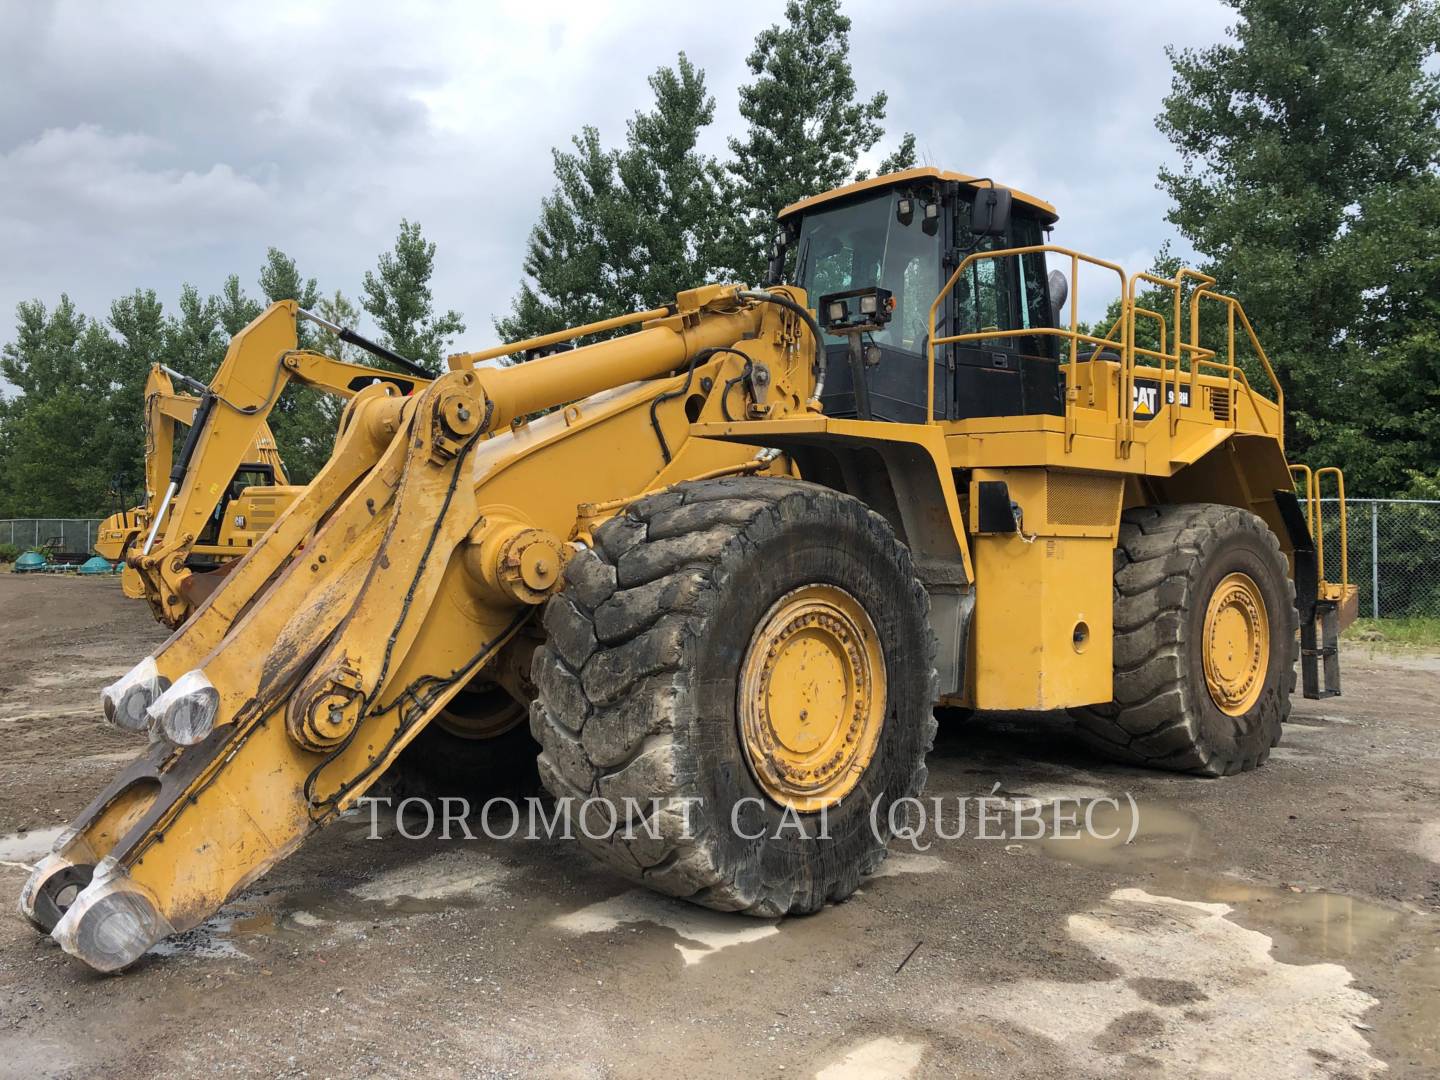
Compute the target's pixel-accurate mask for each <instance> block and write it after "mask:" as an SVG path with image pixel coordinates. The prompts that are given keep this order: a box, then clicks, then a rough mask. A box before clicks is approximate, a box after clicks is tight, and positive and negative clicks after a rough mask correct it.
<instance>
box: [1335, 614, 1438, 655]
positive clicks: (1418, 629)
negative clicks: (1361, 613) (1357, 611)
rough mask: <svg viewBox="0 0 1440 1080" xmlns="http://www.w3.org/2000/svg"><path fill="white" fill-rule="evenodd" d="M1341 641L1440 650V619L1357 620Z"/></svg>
mask: <svg viewBox="0 0 1440 1080" xmlns="http://www.w3.org/2000/svg"><path fill="white" fill-rule="evenodd" d="M1341 640H1342V641H1363V642H1366V643H1368V644H1375V645H1400V646H1406V647H1409V648H1425V649H1437V648H1440V619H1429V618H1411V619H1356V620H1355V622H1354V623H1352V624H1351V625H1350V626H1349V627H1347V628H1346V630H1345V633H1344V634H1342V635H1341Z"/></svg>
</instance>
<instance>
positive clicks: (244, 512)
mask: <svg viewBox="0 0 1440 1080" xmlns="http://www.w3.org/2000/svg"><path fill="white" fill-rule="evenodd" d="M306 317H307V318H309V319H311V320H312V321H314V322H317V323H319V324H321V325H323V326H324V327H325V328H326V329H328V330H330V331H331V332H332V333H333V334H335V335H336V336H337V337H339V339H340V340H342V341H345V342H347V343H349V344H354V345H357V346H358V347H360V348H362V349H364V350H366V351H368V352H371V353H373V354H374V355H376V356H377V357H380V358H381V359H384V360H387V361H389V362H390V363H391V364H392V365H394V366H395V367H397V368H400V369H401V371H400V372H398V373H397V372H395V371H391V370H385V369H379V368H374V367H367V366H364V365H361V364H352V363H348V362H346V361H342V360H335V359H331V358H330V357H327V356H323V355H320V354H318V353H314V352H310V351H307V350H292V351H290V352H287V353H285V354H284V355H278V354H277V355H271V356H266V355H261V354H258V353H255V354H250V355H245V356H241V355H239V354H237V353H235V352H234V351H233V350H232V351H231V352H229V353H227V355H226V358H225V360H224V361H223V362H222V363H221V365H220V368H219V370H218V371H217V372H216V373H215V377H214V379H212V380H211V382H210V384H209V385H208V386H207V385H206V384H204V383H202V382H199V381H198V380H196V379H192V378H190V377H189V376H188V375H184V374H182V373H181V372H178V371H175V370H174V369H172V368H169V367H167V366H165V365H164V364H152V365H151V367H150V373H149V375H148V376H147V378H146V383H145V398H144V400H145V502H144V503H143V504H142V505H140V506H137V507H134V508H132V509H129V510H124V511H121V512H119V513H116V514H112V515H111V516H110V517H108V518H106V519H105V520H104V521H103V522H101V524H100V527H99V529H98V530H97V532H96V540H95V550H96V552H97V553H98V554H100V555H102V556H104V557H105V558H107V559H109V560H110V561H111V562H123V563H124V564H125V565H124V569H123V570H122V572H121V584H122V586H123V587H124V590H125V594H126V595H127V596H130V597H134V598H136V599H142V598H143V599H145V600H147V601H148V602H149V604H150V607H151V610H152V611H153V612H154V613H155V617H156V618H157V619H158V620H159V621H160V622H162V623H164V624H165V625H167V626H171V627H175V626H179V625H180V624H181V623H182V622H184V621H185V619H187V618H188V617H189V615H190V613H191V612H192V611H193V610H194V609H195V606H196V605H197V604H198V603H199V602H200V600H202V599H203V598H204V597H205V596H207V595H209V592H210V591H211V590H212V589H213V588H214V587H215V584H216V583H218V581H219V580H220V579H221V578H222V577H223V575H224V574H225V573H226V571H227V569H228V567H229V566H230V564H232V563H233V561H234V560H236V559H238V558H239V557H240V556H241V555H243V554H244V553H245V552H246V550H248V549H249V548H250V547H251V546H253V545H254V543H255V541H256V540H258V539H259V538H260V537H261V536H262V535H264V533H265V531H266V530H267V529H269V528H270V526H271V525H273V524H274V523H275V519H276V518H277V517H279V516H280V514H281V513H282V512H283V511H284V509H285V508H286V507H287V506H288V505H289V504H290V502H291V501H292V500H293V499H294V498H295V496H296V495H297V494H298V493H299V492H300V491H301V490H302V489H301V488H300V487H298V486H294V485H291V484H290V482H289V478H288V476H287V475H286V472H285V463H284V461H283V460H282V459H281V456H280V451H279V449H278V448H277V447H276V445H275V436H274V435H273V434H272V433H271V431H270V425H269V423H268V419H269V416H270V414H271V412H272V411H273V410H274V408H275V405H276V403H277V402H278V401H279V398H280V394H281V392H282V391H283V390H284V389H285V387H286V386H287V385H289V383H291V382H292V381H293V382H295V383H296V384H297V385H301V386H311V387H314V388H316V389H319V390H323V391H325V392H326V393H329V394H334V395H336V396H338V397H341V398H350V397H353V396H354V395H355V394H356V393H357V392H358V391H359V390H361V389H362V388H364V387H366V386H369V385H371V384H373V383H375V382H377V381H379V382H384V383H388V384H389V385H391V386H393V387H395V389H396V392H397V393H399V394H401V395H405V394H411V393H414V392H415V390H416V389H417V388H419V387H422V386H426V385H429V383H430V380H431V377H432V376H431V374H430V373H429V372H427V371H426V369H425V368H423V367H421V366H420V365H418V364H415V363H413V362H412V361H410V360H408V359H406V358H405V357H402V356H398V355H397V354H396V353H394V352H392V351H391V350H389V349H386V348H385V347H383V346H381V345H377V344H376V343H374V342H372V341H369V340H368V339H366V338H364V337H361V336H360V335H359V334H357V333H355V332H354V331H353V330H351V329H349V328H343V327H339V326H336V325H335V324H333V323H330V322H328V321H327V320H324V319H322V318H320V317H319V316H316V315H313V314H310V313H308V312H307V313H306ZM177 385H178V386H179V387H180V388H181V390H183V391H188V392H177V390H176V387H177ZM179 425H186V426H187V427H188V432H187V434H186V436H185V439H184V441H183V442H182V443H181V445H180V448H179V453H178V454H177V453H176V434H177V430H178V427H179Z"/></svg>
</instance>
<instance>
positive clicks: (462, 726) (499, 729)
mask: <svg viewBox="0 0 1440 1080" xmlns="http://www.w3.org/2000/svg"><path fill="white" fill-rule="evenodd" d="M525 714H526V709H525V706H524V705H522V704H521V703H520V702H518V701H516V700H515V699H514V698H513V697H511V696H510V695H509V693H507V692H506V690H505V689H504V687H502V686H499V685H497V684H495V683H481V684H479V685H476V686H467V687H466V688H465V689H464V690H461V691H460V693H458V694H456V695H455V696H454V697H453V698H451V699H450V703H449V704H448V705H446V706H445V708H443V709H441V710H440V713H439V715H437V716H436V717H435V722H436V723H437V724H439V725H440V726H441V727H442V728H443V729H445V730H446V731H448V732H449V733H450V734H451V735H455V736H457V737H459V738H461V739H495V738H498V737H499V736H501V735H504V734H505V733H506V732H507V731H509V730H510V729H511V728H514V727H517V726H519V724H520V723H521V722H522V721H523V720H524V719H525Z"/></svg>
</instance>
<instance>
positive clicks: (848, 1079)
mask: <svg viewBox="0 0 1440 1080" xmlns="http://www.w3.org/2000/svg"><path fill="white" fill-rule="evenodd" d="M924 1055H925V1044H924V1043H919V1042H911V1041H910V1040H908V1039H899V1038H896V1037H895V1036H893V1035H886V1036H884V1037H882V1038H879V1039H871V1040H870V1041H869V1042H866V1043H861V1044H860V1045H859V1046H857V1047H855V1048H854V1049H853V1050H851V1051H850V1052H849V1053H847V1054H846V1055H845V1056H844V1057H842V1058H841V1059H840V1060H839V1061H837V1062H835V1063H834V1064H831V1065H826V1066H825V1067H824V1068H822V1069H821V1070H820V1071H819V1072H817V1073H816V1074H815V1080H905V1078H906V1077H909V1076H913V1075H914V1074H915V1070H916V1069H918V1068H919V1067H920V1059H921V1058H922V1057H923V1056H924Z"/></svg>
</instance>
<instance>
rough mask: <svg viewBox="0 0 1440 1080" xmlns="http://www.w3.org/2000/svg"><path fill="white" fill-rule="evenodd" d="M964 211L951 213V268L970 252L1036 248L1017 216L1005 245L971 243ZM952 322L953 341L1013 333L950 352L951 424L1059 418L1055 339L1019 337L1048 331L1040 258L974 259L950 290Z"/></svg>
mask: <svg viewBox="0 0 1440 1080" xmlns="http://www.w3.org/2000/svg"><path fill="white" fill-rule="evenodd" d="M969 205H970V204H969V202H968V200H961V201H960V203H959V204H958V206H957V211H956V215H955V217H956V238H957V247H956V252H955V255H954V256H953V257H952V259H953V261H952V263H951V266H952V268H953V267H954V266H958V265H959V264H960V262H961V261H963V260H964V258H965V257H966V256H967V255H968V254H969V253H970V252H971V251H996V250H1000V249H1004V248H1010V247H1026V246H1030V245H1033V244H1038V243H1040V224H1039V222H1038V221H1037V220H1035V219H1033V218H1029V217H1026V216H1023V215H1021V214H1020V213H1018V212H1017V214H1016V216H1015V218H1014V220H1013V222H1012V225H1011V230H1010V232H1009V234H1008V235H1006V236H1005V237H985V238H978V237H974V236H972V235H971V234H970V232H969ZM1017 210H1018V208H1017ZM952 319H953V321H954V325H955V327H956V329H955V331H954V332H955V333H959V334H966V333H975V332H980V331H1015V333H1013V334H1007V335H1005V336H1000V337H993V338H987V339H985V340H983V341H976V342H965V343H961V344H958V345H953V346H950V353H951V355H950V357H949V358H948V361H947V362H948V363H949V365H950V366H951V368H952V369H953V386H954V392H953V396H952V401H951V418H952V419H955V420H964V419H968V418H970V417H976V416H1025V415H1029V414H1031V413H1052V414H1057V415H1058V414H1061V413H1063V412H1064V407H1063V406H1064V389H1063V387H1062V386H1061V384H1060V373H1059V365H1058V364H1057V363H1056V359H1055V358H1056V350H1055V344H1054V342H1055V339H1054V338H1053V337H1051V336H1049V335H1044V334H1027V333H1025V331H1026V330H1029V329H1031V328H1033V327H1037V326H1049V325H1052V324H1053V320H1052V316H1051V313H1050V306H1049V297H1048V293H1047V291H1046V285H1045V257H1044V255H1043V254H1042V253H1034V254H1030V255H1018V256H1008V257H1005V258H1001V259H976V260H975V261H974V262H972V263H971V264H970V265H969V266H968V267H966V269H965V272H964V273H963V274H961V276H960V279H959V280H958V281H957V282H956V283H955V289H954V291H953V294H952Z"/></svg>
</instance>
